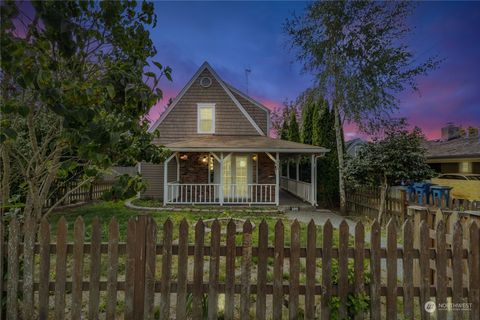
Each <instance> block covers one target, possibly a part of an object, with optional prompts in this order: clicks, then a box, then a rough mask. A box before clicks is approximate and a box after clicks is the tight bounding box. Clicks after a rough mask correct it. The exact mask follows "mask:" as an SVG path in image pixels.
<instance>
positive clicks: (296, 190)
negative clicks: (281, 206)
mask: <svg viewBox="0 0 480 320" xmlns="http://www.w3.org/2000/svg"><path fill="white" fill-rule="evenodd" d="M311 187H312V184H311V183H309V182H304V181H297V180H295V179H289V178H287V177H281V178H280V188H282V189H284V190H287V191H288V192H290V193H292V194H294V195H296V196H297V197H299V198H301V199H302V200H304V201H306V202H311V200H312V189H311Z"/></svg>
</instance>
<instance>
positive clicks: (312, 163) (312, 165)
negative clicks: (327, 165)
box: [310, 154, 316, 206]
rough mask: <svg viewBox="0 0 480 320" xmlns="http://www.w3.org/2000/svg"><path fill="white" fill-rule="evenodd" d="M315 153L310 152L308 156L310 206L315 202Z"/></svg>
mask: <svg viewBox="0 0 480 320" xmlns="http://www.w3.org/2000/svg"><path fill="white" fill-rule="evenodd" d="M315 167H316V166H315V155H314V154H312V155H311V156H310V192H311V193H310V194H311V199H310V203H311V204H312V206H314V205H315V204H316V200H315V198H316V194H315V187H316V181H315V180H316V179H315V176H316V174H315Z"/></svg>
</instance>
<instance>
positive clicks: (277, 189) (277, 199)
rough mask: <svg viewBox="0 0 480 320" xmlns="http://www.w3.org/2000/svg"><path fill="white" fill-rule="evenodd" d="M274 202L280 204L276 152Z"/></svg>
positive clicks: (278, 168) (278, 157)
mask: <svg viewBox="0 0 480 320" xmlns="http://www.w3.org/2000/svg"><path fill="white" fill-rule="evenodd" d="M275 178H276V181H275V204H276V205H277V206H278V205H280V154H279V153H278V152H277V154H276V160H275Z"/></svg>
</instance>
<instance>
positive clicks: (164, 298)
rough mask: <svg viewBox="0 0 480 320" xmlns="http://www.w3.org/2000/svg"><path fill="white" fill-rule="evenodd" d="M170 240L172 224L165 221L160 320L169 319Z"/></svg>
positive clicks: (168, 220)
mask: <svg viewBox="0 0 480 320" xmlns="http://www.w3.org/2000/svg"><path fill="white" fill-rule="evenodd" d="M172 238H173V223H172V220H170V219H167V221H165V223H164V224H163V250H162V278H161V280H160V319H169V318H170V289H171V286H170V280H171V277H172V271H171V270H172V269H171V265H172ZM153 276H154V273H153ZM153 281H154V280H153Z"/></svg>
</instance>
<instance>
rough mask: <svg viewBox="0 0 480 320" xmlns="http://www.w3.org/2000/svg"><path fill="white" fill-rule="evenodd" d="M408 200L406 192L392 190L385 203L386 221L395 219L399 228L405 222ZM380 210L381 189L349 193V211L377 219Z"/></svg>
mask: <svg viewBox="0 0 480 320" xmlns="http://www.w3.org/2000/svg"><path fill="white" fill-rule="evenodd" d="M407 206H408V199H407V193H406V192H405V190H399V189H390V191H389V192H388V194H387V199H386V203H385V213H384V214H385V218H386V219H385V221H390V219H393V220H394V221H395V222H396V223H397V225H398V226H400V225H402V223H403V222H404V221H405V218H406V214H407ZM379 208H380V188H376V187H362V188H356V189H349V190H348V191H347V211H348V212H352V213H354V214H355V215H359V216H366V217H369V218H371V219H377V217H378V210H379Z"/></svg>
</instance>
